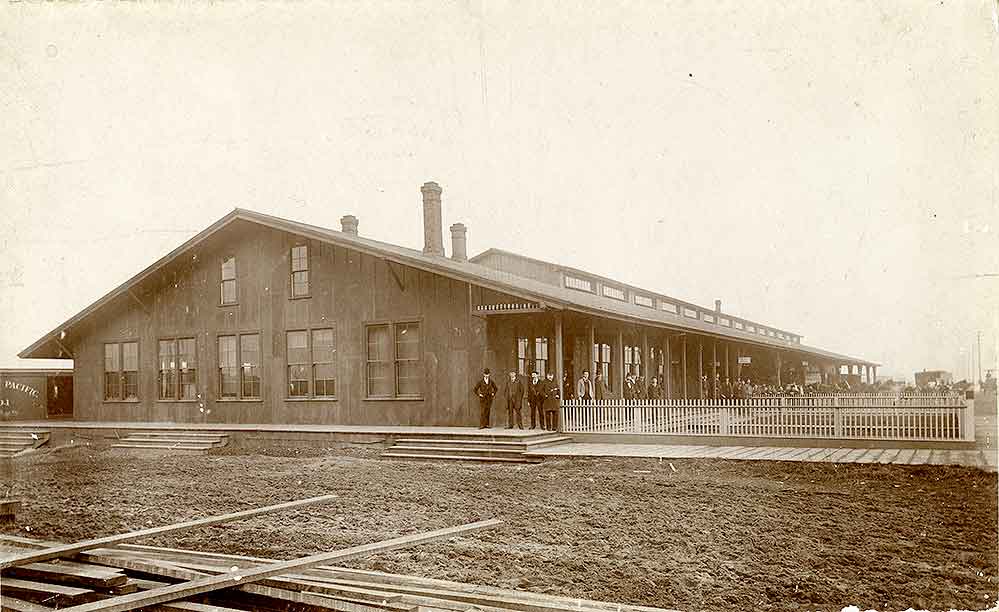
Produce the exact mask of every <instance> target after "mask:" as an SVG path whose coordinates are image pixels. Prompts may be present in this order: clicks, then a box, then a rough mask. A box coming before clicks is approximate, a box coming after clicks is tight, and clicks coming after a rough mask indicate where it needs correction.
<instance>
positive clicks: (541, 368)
mask: <svg viewBox="0 0 999 612" xmlns="http://www.w3.org/2000/svg"><path fill="white" fill-rule="evenodd" d="M534 369H535V370H537V372H538V374H540V375H541V378H544V377H545V376H547V375H548V338H535V339H534Z"/></svg>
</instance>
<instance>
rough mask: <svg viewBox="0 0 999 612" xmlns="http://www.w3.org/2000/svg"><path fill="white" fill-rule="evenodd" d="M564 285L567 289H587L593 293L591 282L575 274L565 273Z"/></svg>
mask: <svg viewBox="0 0 999 612" xmlns="http://www.w3.org/2000/svg"><path fill="white" fill-rule="evenodd" d="M565 286H566V287H568V288H569V289H578V290H580V291H588V292H590V293H593V283H591V282H590V281H588V280H586V279H585V278H579V277H576V276H569V275H568V274H566V275H565Z"/></svg>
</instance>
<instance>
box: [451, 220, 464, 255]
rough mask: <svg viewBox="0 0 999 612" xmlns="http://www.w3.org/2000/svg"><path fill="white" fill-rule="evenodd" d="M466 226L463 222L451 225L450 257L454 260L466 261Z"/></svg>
mask: <svg viewBox="0 0 999 612" xmlns="http://www.w3.org/2000/svg"><path fill="white" fill-rule="evenodd" d="M467 233H468V228H466V227H465V224H464V223H455V224H454V225H452V226H451V259H453V260H455V261H468V250H467V248H466V237H465V236H466V234H467Z"/></svg>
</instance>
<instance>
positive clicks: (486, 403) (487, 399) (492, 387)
mask: <svg viewBox="0 0 999 612" xmlns="http://www.w3.org/2000/svg"><path fill="white" fill-rule="evenodd" d="M473 391H475V394H476V395H478V396H479V429H485V428H487V427H489V411H490V409H491V408H492V407H493V398H494V397H496V383H495V382H493V380H492V379H491V378H490V377H489V368H486V369H485V370H482V378H480V379H479V382H477V383H476V384H475V389H473Z"/></svg>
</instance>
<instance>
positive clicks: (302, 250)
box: [291, 244, 309, 298]
mask: <svg viewBox="0 0 999 612" xmlns="http://www.w3.org/2000/svg"><path fill="white" fill-rule="evenodd" d="M308 295H309V246H308V245H306V244H300V245H297V246H293V247H291V297H293V298H296V297H308Z"/></svg>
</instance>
